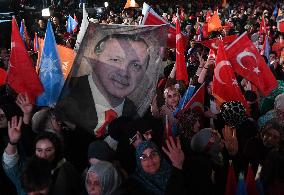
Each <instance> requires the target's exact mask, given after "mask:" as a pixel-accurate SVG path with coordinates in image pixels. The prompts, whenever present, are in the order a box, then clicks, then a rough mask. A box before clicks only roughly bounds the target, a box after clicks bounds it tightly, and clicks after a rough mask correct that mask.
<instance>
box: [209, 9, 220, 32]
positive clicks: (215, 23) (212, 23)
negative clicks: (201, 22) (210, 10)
mask: <svg viewBox="0 0 284 195" xmlns="http://www.w3.org/2000/svg"><path fill="white" fill-rule="evenodd" d="M220 29H222V25H221V20H220V18H219V16H218V12H214V14H213V16H212V17H211V18H210V19H209V20H208V32H209V33H210V32H212V31H216V30H220Z"/></svg>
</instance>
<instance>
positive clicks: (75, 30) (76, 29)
mask: <svg viewBox="0 0 284 195" xmlns="http://www.w3.org/2000/svg"><path fill="white" fill-rule="evenodd" d="M74 20H75V21H76V22H77V26H76V27H75V29H74V30H73V32H74V33H76V32H77V31H78V24H79V23H78V19H77V16H76V14H74Z"/></svg>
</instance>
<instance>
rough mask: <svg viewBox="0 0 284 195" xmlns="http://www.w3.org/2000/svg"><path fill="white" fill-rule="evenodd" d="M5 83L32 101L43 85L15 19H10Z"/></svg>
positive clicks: (41, 90)
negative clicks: (9, 49) (8, 61)
mask: <svg viewBox="0 0 284 195" xmlns="http://www.w3.org/2000/svg"><path fill="white" fill-rule="evenodd" d="M7 83H8V84H9V86H10V87H11V88H13V89H14V90H15V91H16V92H17V93H27V94H28V95H29V98H30V100H31V101H32V102H34V101H35V98H36V97H37V96H38V95H40V94H41V93H42V92H43V86H42V84H41V82H40V79H39V77H38V75H37V73H36V70H35V68H34V67H33V62H32V59H31V58H30V56H29V54H28V52H27V50H26V47H25V44H24V42H23V40H22V37H21V35H20V32H19V28H18V25H17V22H16V19H15V18H13V19H12V36H11V54H10V65H9V70H8V75H7Z"/></svg>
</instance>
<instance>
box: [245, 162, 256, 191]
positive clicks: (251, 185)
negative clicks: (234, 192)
mask: <svg viewBox="0 0 284 195" xmlns="http://www.w3.org/2000/svg"><path fill="white" fill-rule="evenodd" d="M246 186H247V193H248V195H258V192H257V189H256V183H255V176H254V173H253V170H252V167H251V164H249V165H248V170H247V176H246Z"/></svg>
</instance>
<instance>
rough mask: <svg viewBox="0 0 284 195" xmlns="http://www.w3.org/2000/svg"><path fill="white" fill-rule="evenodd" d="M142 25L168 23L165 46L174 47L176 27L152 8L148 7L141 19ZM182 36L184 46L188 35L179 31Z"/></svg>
mask: <svg viewBox="0 0 284 195" xmlns="http://www.w3.org/2000/svg"><path fill="white" fill-rule="evenodd" d="M141 24H142V25H161V24H168V40H167V46H168V47H169V48H176V28H175V27H174V26H173V25H171V24H169V23H168V22H167V21H165V20H164V19H163V18H162V17H161V16H159V15H158V14H157V13H156V12H155V11H154V10H153V9H152V8H148V9H147V10H146V13H145V15H144V17H143V20H142V23H141ZM181 35H182V36H183V39H184V40H185V41H184V47H186V43H187V39H188V37H187V36H186V35H185V34H183V33H181Z"/></svg>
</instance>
